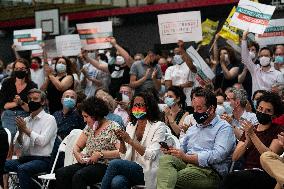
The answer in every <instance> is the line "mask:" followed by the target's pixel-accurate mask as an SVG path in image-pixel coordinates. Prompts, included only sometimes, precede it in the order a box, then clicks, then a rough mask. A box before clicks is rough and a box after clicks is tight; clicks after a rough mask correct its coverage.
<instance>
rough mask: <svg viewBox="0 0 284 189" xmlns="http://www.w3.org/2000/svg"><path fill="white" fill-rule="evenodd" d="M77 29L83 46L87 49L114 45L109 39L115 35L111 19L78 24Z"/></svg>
mask: <svg viewBox="0 0 284 189" xmlns="http://www.w3.org/2000/svg"><path fill="white" fill-rule="evenodd" d="M77 30H78V33H79V35H80V39H81V44H82V47H83V48H84V49H86V50H95V49H107V48H111V47H112V45H111V44H110V42H109V39H108V38H109V37H111V36H113V33H112V22H111V21H107V22H93V23H85V24H77Z"/></svg>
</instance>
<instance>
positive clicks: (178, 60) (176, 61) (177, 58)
mask: <svg viewBox="0 0 284 189" xmlns="http://www.w3.org/2000/svg"><path fill="white" fill-rule="evenodd" d="M173 62H174V64H178V65H181V64H182V63H183V60H182V58H181V55H175V56H174V58H173Z"/></svg>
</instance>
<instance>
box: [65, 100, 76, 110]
mask: <svg viewBox="0 0 284 189" xmlns="http://www.w3.org/2000/svg"><path fill="white" fill-rule="evenodd" d="M75 105H76V101H75V100H74V99H72V98H64V99H63V106H64V107H66V108H68V109H72V108H74V107H75Z"/></svg>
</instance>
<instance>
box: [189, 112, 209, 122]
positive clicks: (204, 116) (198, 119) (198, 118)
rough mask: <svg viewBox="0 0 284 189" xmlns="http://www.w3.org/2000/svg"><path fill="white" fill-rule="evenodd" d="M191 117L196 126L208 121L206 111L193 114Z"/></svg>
mask: <svg viewBox="0 0 284 189" xmlns="http://www.w3.org/2000/svg"><path fill="white" fill-rule="evenodd" d="M193 117H194V119H195V121H196V122H197V123H198V124H202V123H204V122H205V121H206V120H207V119H208V117H209V115H208V113H207V111H206V112H202V113H198V112H193Z"/></svg>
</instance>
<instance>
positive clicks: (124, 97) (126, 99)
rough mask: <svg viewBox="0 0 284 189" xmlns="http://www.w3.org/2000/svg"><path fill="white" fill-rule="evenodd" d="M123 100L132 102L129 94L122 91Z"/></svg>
mask: <svg viewBox="0 0 284 189" xmlns="http://www.w3.org/2000/svg"><path fill="white" fill-rule="evenodd" d="M122 102H126V103H128V102H130V99H129V96H127V95H126V94H123V93H122Z"/></svg>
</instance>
